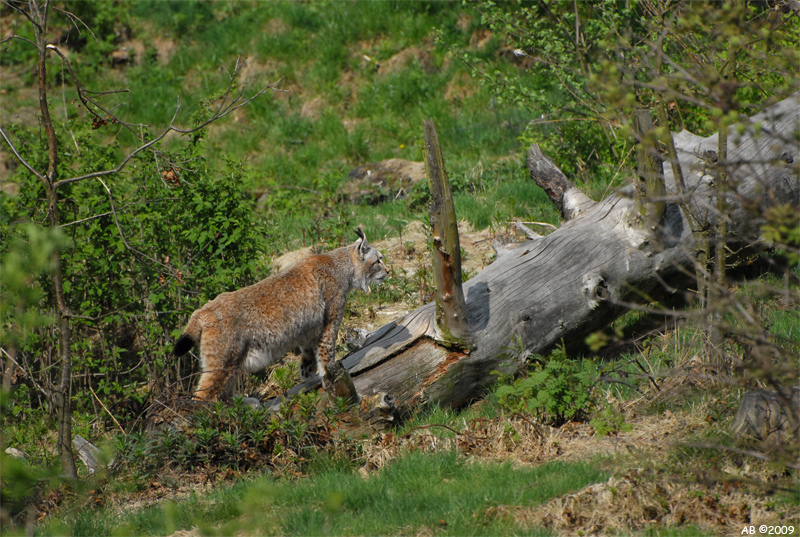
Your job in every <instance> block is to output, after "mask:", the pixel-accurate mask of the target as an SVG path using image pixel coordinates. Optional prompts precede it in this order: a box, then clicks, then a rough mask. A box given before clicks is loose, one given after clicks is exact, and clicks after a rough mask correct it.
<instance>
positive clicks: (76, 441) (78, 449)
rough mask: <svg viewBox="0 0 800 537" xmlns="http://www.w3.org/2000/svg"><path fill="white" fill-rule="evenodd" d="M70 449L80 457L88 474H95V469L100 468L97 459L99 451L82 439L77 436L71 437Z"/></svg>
mask: <svg viewBox="0 0 800 537" xmlns="http://www.w3.org/2000/svg"><path fill="white" fill-rule="evenodd" d="M72 449H74V450H75V453H76V454H77V455H78V457H80V459H81V461H83V464H85V465H86V468H87V470H89V473H90V474H93V473H95V472H96V471H97V469H98V468H100V460H99V459H98V455H99V454H100V449H98V447H97V446H95V445H94V444H92V443H91V442H89V441H88V440H86V439H85V438H84V437H82V436H81V435H79V434H76V435H75V436H73V437H72Z"/></svg>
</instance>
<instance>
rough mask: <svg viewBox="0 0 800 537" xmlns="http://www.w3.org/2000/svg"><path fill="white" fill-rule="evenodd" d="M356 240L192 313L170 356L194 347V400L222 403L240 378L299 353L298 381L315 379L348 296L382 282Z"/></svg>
mask: <svg viewBox="0 0 800 537" xmlns="http://www.w3.org/2000/svg"><path fill="white" fill-rule="evenodd" d="M356 234H357V235H358V237H359V239H358V240H357V241H356V242H355V243H353V244H351V245H349V246H345V247H343V248H338V249H336V250H333V251H331V252H328V253H325V254H320V255H312V256H310V257H307V258H305V259H303V260H300V261H298V262H297V263H295V264H294V265H292V266H291V267H289V268H287V269H286V270H285V271H283V272H279V273H277V274H274V275H272V276H269V277H268V278H266V279H264V280H261V281H260V282H258V283H256V284H254V285H251V286H249V287H245V288H243V289H239V290H237V291H233V292H229V293H222V294H221V295H219V296H218V297H217V298H215V299H214V300H212V301H210V302H208V303H206V304H205V305H204V306H203V307H202V308H200V309H198V310H197V311H195V312H194V313H193V314H192V316H191V318H190V319H189V324H188V325H187V326H186V329H185V330H184V331H183V334H181V336H180V337H179V338H178V340H177V341H176V342H175V348H174V353H175V355H176V356H181V355H183V354H186V353H187V352H189V350H191V349H192V347H194V345H196V344H198V343H199V344H200V362H201V365H202V374H201V376H200V383H199V385H198V387H197V391H196V392H195V398H197V399H201V400H207V401H214V400H217V399H226V398H229V397H230V396H231V395H232V392H233V384H234V380H235V379H236V377H237V375H238V374H239V373H240V372H241V371H243V370H244V371H248V372H255V371H260V370H262V369H265V368H266V367H268V366H270V365H272V364H274V363H276V362H277V361H279V360H280V359H282V358H283V356H284V355H285V354H286V353H287V352H288V351H290V350H292V349H294V348H297V347H299V348H300V354H301V357H302V358H301V364H300V376H301V378H302V379H303V380H309V379H311V378H313V376H314V375H320V376H322V375H323V374H324V371H325V366H327V364H328V363H329V362H330V361H332V360H333V359H334V347H335V344H336V335H337V333H338V331H339V325H340V324H341V322H342V316H343V314H344V305H345V300H346V298H347V294H348V293H349V292H350V290H351V289H354V288H355V289H361V290H362V291H364V292H369V290H370V286H371V285H372V284H378V283H380V282H381V281H383V279H384V278H386V276H387V275H388V271H387V269H386V265H384V264H383V255H381V253H380V252H379V251H378V250H377V249H375V248H373V247H372V246H370V245H369V243H368V242H367V237H366V236H365V235H364V233H363V232H362V231H361V229H360V228H359V229H358V230H356Z"/></svg>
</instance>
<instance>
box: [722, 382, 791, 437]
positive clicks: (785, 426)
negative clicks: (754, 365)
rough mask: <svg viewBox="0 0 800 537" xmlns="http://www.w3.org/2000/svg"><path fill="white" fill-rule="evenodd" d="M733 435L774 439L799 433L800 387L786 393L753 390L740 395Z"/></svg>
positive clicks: (732, 425) (733, 424) (732, 429)
mask: <svg viewBox="0 0 800 537" xmlns="http://www.w3.org/2000/svg"><path fill="white" fill-rule="evenodd" d="M730 429H731V433H733V434H734V435H736V436H744V437H746V436H751V437H753V438H756V439H758V440H770V439H773V440H775V441H778V442H779V441H781V440H788V439H790V438H798V435H800V388H794V389H793V390H791V391H789V390H786V393H777V392H774V391H770V390H755V391H752V392H747V393H746V394H744V396H742V402H741V404H740V405H739V411H738V412H737V413H736V417H734V419H733V423H732V424H731V428H730Z"/></svg>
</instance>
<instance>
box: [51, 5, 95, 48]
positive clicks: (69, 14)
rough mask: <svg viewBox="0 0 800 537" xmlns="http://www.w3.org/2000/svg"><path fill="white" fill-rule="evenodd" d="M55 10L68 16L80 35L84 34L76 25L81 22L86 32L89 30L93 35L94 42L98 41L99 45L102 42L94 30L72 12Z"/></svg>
mask: <svg viewBox="0 0 800 537" xmlns="http://www.w3.org/2000/svg"><path fill="white" fill-rule="evenodd" d="M55 10H56V11H59V12H61V13H63V14H64V15H66V16H67V18H68V19H69V21H70V22H71V23H72V24H73V26H75V29H76V30H78V33H79V34H80V33H82V32H81V29H80V27H79V26H78V25H77V24H76V23H75V21H78V22H80V23H81V24H83V27H84V28H86V30H87V31H88V32H89V33H90V34H92V37H94V40H95V41H97V42H98V43H99V42H100V40H99V39H97V36H96V35H95V33H94V32H93V31H92V29H91V28H89V26H88V25H87V24H86V23H85V22H83V21H82V20H81V19H80V17H78V16H77V15H75V14H74V13H71V12H69V11H67V10H66V9H60V8H55Z"/></svg>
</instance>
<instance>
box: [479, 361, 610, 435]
mask: <svg viewBox="0 0 800 537" xmlns="http://www.w3.org/2000/svg"><path fill="white" fill-rule="evenodd" d="M533 362H534V365H533V367H532V368H531V369H530V370H529V371H528V372H527V373H525V374H524V375H523V376H522V377H520V378H518V379H516V380H515V381H513V382H512V383H510V384H503V385H501V386H498V387H497V388H495V390H494V398H495V399H496V401H497V402H498V403H499V405H500V408H501V409H503V410H505V411H506V412H510V413H530V414H534V415H536V416H537V417H539V418H541V419H544V420H547V421H549V422H551V423H554V424H561V423H564V422H566V421H570V420H583V419H586V417H587V416H588V415H589V413H591V411H592V409H593V408H594V405H595V399H594V396H593V389H594V386H595V383H596V378H597V373H596V370H595V366H594V363H593V362H592V361H591V360H586V359H580V360H571V359H569V358H567V356H566V352H565V351H564V348H563V347H559V348H557V349H556V350H554V351H553V352H552V353H550V355H549V356H548V357H546V358H541V357H534V358H533Z"/></svg>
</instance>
